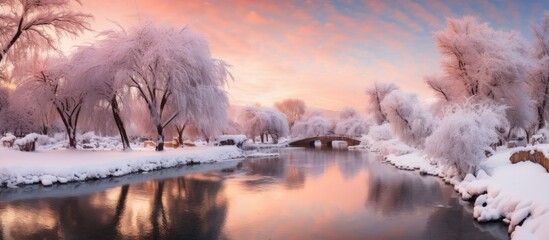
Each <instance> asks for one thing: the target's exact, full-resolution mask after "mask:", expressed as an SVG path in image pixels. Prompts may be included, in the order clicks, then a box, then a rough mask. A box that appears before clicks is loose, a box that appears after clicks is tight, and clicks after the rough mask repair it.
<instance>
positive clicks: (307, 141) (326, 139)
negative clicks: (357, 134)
mask: <svg viewBox="0 0 549 240" xmlns="http://www.w3.org/2000/svg"><path fill="white" fill-rule="evenodd" d="M316 141H320V142H321V144H322V146H328V147H332V142H333V141H345V142H347V145H349V146H356V145H359V144H360V140H358V139H355V138H350V137H347V136H339V135H326V136H316V137H308V138H302V139H297V140H295V141H291V142H290V143H289V144H288V145H290V146H291V147H314V146H315V142H316Z"/></svg>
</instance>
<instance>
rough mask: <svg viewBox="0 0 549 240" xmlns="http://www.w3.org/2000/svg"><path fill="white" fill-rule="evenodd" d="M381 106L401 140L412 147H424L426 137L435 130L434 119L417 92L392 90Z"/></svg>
mask: <svg viewBox="0 0 549 240" xmlns="http://www.w3.org/2000/svg"><path fill="white" fill-rule="evenodd" d="M381 108H382V111H383V112H384V113H385V115H386V117H387V120H388V122H389V124H390V125H391V128H392V130H393V132H394V133H395V134H396V135H397V136H398V137H399V138H400V140H402V141H403V142H404V143H406V144H408V145H410V146H412V147H418V148H423V146H424V141H425V138H427V137H428V136H429V135H431V133H432V132H433V128H434V120H433V116H432V115H431V113H430V112H428V111H426V110H425V109H424V107H423V106H422V104H421V103H420V102H419V101H418V100H417V97H416V95H415V94H409V93H403V92H401V91H400V90H395V91H392V92H391V93H389V94H388V95H387V96H385V98H384V99H383V101H382V102H381Z"/></svg>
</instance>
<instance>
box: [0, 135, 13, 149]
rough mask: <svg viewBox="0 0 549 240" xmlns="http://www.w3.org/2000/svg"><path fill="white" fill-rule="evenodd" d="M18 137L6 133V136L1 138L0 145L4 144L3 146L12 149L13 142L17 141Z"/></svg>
mask: <svg viewBox="0 0 549 240" xmlns="http://www.w3.org/2000/svg"><path fill="white" fill-rule="evenodd" d="M15 139H16V137H15V136H14V135H13V134H11V133H6V135H5V136H3V137H2V138H0V143H2V146H4V147H12V146H13V142H14V141H15Z"/></svg>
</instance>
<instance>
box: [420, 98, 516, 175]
mask: <svg viewBox="0 0 549 240" xmlns="http://www.w3.org/2000/svg"><path fill="white" fill-rule="evenodd" d="M505 109H506V107H504V106H500V105H493V104H486V103H482V104H479V103H470V102H466V103H465V104H463V105H454V106H452V107H450V108H449V109H448V111H447V112H446V114H445V116H444V117H443V118H442V119H441V121H440V123H439V125H438V127H437V128H436V129H435V131H434V132H433V134H432V135H431V136H429V137H428V138H427V139H426V140H425V153H426V155H427V156H428V157H430V158H432V159H435V160H437V161H438V162H439V163H440V164H441V165H442V166H443V167H445V168H454V169H456V170H457V172H458V173H459V174H460V175H462V176H465V175H466V174H467V173H469V172H475V170H476V169H475V168H476V166H477V165H478V164H479V163H480V162H481V161H482V160H484V159H485V158H486V150H489V148H490V145H491V144H494V143H497V142H498V140H500V138H501V133H504V132H506V131H507V129H508V128H509V123H508V122H507V120H506V118H505Z"/></svg>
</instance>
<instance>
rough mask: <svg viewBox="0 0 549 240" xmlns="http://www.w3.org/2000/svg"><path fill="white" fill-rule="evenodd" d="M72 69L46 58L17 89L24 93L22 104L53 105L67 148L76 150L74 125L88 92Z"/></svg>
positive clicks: (67, 63)
mask: <svg viewBox="0 0 549 240" xmlns="http://www.w3.org/2000/svg"><path fill="white" fill-rule="evenodd" d="M72 70H73V66H72V65H71V62H70V60H69V59H67V58H65V57H59V58H49V59H47V60H46V61H44V62H42V63H40V64H36V65H35V66H34V69H33V71H31V72H30V74H29V75H28V76H26V77H25V78H24V80H23V82H22V84H21V85H20V86H19V87H18V88H21V89H19V91H20V93H21V94H26V98H27V99H28V101H27V102H26V104H28V103H30V102H34V101H36V102H41V103H46V104H50V105H51V106H53V108H54V109H55V111H56V112H57V113H58V116H59V118H60V119H61V120H62V122H63V125H64V126H65V130H66V132H67V136H68V138H69V148H76V132H77V126H78V121H79V119H80V116H81V112H82V107H83V104H84V101H85V98H86V95H87V93H88V88H87V85H86V84H88V83H85V82H84V83H83V82H80V81H78V78H75V77H74V76H73V75H72V72H71V71H72ZM24 104H25V103H24Z"/></svg>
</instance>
